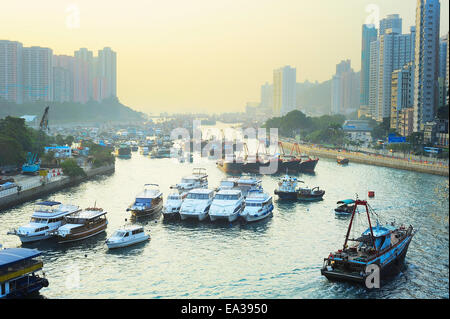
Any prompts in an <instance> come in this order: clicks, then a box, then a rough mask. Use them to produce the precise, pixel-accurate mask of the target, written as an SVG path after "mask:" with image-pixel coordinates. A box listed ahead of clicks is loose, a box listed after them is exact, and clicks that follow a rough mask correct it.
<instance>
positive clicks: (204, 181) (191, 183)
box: [170, 168, 208, 194]
mask: <svg viewBox="0 0 450 319" xmlns="http://www.w3.org/2000/svg"><path fill="white" fill-rule="evenodd" d="M170 188H173V189H177V190H178V192H180V194H181V193H185V192H189V191H190V190H192V189H194V188H208V174H206V169H204V168H194V169H193V170H192V175H188V176H184V177H183V178H182V179H181V182H180V183H178V184H176V185H173V186H171V187H170Z"/></svg>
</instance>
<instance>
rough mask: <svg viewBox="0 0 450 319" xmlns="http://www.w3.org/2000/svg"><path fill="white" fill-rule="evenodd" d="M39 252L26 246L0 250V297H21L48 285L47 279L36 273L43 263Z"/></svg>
mask: <svg viewBox="0 0 450 319" xmlns="http://www.w3.org/2000/svg"><path fill="white" fill-rule="evenodd" d="M40 256H41V252H40V251H38V250H37V249H28V248H5V249H1V250H0V298H23V297H27V296H30V295H32V294H35V293H37V292H38V291H39V290H40V289H41V288H43V287H47V286H48V280H47V279H46V278H45V277H44V275H43V274H42V275H39V274H38V273H39V272H40V271H41V270H42V267H43V263H42V260H41V259H40Z"/></svg>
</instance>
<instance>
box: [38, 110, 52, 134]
mask: <svg viewBox="0 0 450 319" xmlns="http://www.w3.org/2000/svg"><path fill="white" fill-rule="evenodd" d="M48 109H49V106H47V107H46V108H45V111H44V115H42V119H41V124H39V129H40V130H41V131H50V128H49V127H48Z"/></svg>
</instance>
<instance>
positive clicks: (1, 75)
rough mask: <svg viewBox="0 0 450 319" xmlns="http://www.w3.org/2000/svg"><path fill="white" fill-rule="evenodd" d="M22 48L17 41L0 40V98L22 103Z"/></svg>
mask: <svg viewBox="0 0 450 319" xmlns="http://www.w3.org/2000/svg"><path fill="white" fill-rule="evenodd" d="M22 50H23V46H22V43H20V42H17V41H8V40H0V98H2V99H5V100H6V101H9V102H14V103H17V104H21V103H22V102H23V91H22V89H23V71H22V65H23V57H22Z"/></svg>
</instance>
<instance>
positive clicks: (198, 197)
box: [187, 193, 210, 199]
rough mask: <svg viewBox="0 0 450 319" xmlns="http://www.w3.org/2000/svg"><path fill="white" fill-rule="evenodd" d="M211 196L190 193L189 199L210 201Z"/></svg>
mask: <svg viewBox="0 0 450 319" xmlns="http://www.w3.org/2000/svg"><path fill="white" fill-rule="evenodd" d="M209 197H210V196H208V194H195V193H190V194H188V196H187V198H189V199H208V198H209Z"/></svg>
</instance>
